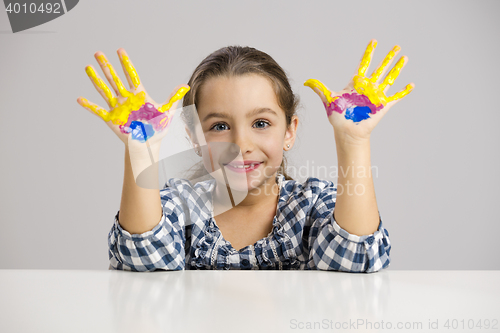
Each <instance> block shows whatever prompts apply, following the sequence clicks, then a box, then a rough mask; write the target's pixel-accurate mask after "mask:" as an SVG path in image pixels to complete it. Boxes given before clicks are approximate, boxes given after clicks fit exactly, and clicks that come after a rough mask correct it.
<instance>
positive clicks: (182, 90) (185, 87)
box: [158, 85, 191, 112]
mask: <svg viewBox="0 0 500 333" xmlns="http://www.w3.org/2000/svg"><path fill="white" fill-rule="evenodd" d="M177 87H179V86H177ZM177 87H176V89H177V91H176V92H175V94H173V95H171V97H170V98H169V100H168V102H167V103H166V104H163V105H162V106H160V107H159V108H158V111H160V112H165V111H167V110H170V109H171V108H172V105H173V104H174V103H176V102H177V101H179V100H181V99H182V98H183V97H184V95H186V93H187V92H188V91H189V89H191V88H190V87H189V86H188V85H181V86H180V87H179V88H177Z"/></svg>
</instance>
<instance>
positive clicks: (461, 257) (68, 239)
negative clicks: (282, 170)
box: [0, 0, 500, 270]
mask: <svg viewBox="0 0 500 333" xmlns="http://www.w3.org/2000/svg"><path fill="white" fill-rule="evenodd" d="M499 13H500V1H411V2H410V1H404V2H403V1H377V2H372V1H308V2H305V1H252V2H240V1H236V2H233V1H210V2H204V1H175V2H173V1H162V2H160V1H140V2H139V1H133V2H132V1H123V0H122V1H118V0H114V1H81V2H80V3H79V4H78V5H77V6H76V7H75V8H74V9H73V10H71V12H68V13H67V14H65V15H63V16H62V17H60V18H58V19H56V20H53V21H51V22H48V23H46V24H44V25H41V26H38V27H35V28H33V29H30V30H27V31H25V32H21V33H17V34H12V32H11V31H10V26H9V23H8V20H7V15H6V13H5V12H4V11H2V12H1V13H0V32H1V33H0V51H1V55H0V57H1V58H0V78H1V80H0V112H1V113H0V115H1V116H0V117H1V118H0V120H1V131H0V153H1V155H0V156H1V157H0V158H1V159H0V161H1V162H0V166H1V173H0V182H1V183H0V184H1V185H0V186H1V187H0V188H1V190H0V202H1V204H0V268H48V269H107V268H108V254H107V235H108V232H109V230H110V228H111V225H112V223H113V217H114V215H115V214H116V212H117V210H118V209H119V205H120V200H121V189H122V180H123V162H124V148H123V144H122V142H121V141H120V140H119V139H118V138H116V137H115V135H114V134H113V133H112V132H111V131H110V130H109V129H108V128H107V126H106V125H105V124H104V123H103V122H102V121H101V120H100V119H99V118H97V117H95V116H92V115H91V114H90V113H89V112H88V111H86V110H84V109H83V108H81V107H80V106H79V105H78V104H77V103H76V98H77V97H78V96H80V95H81V96H84V97H86V98H88V99H90V100H92V101H95V102H98V103H101V104H104V103H103V102H102V99H101V97H100V96H99V95H98V93H97V92H96V91H95V89H94V87H93V86H92V84H91V82H90V80H89V79H88V77H87V75H86V74H85V71H84V67H85V66H86V65H87V64H93V65H94V66H95V67H97V63H96V61H95V59H94V58H93V54H94V52H96V51H98V50H101V51H103V52H104V53H105V54H107V55H108V57H109V58H110V60H111V61H112V63H113V64H114V65H115V66H119V62H118V58H117V56H116V53H115V52H116V49H118V48H119V47H123V48H125V49H126V50H127V51H128V53H129V55H130V57H131V59H132V60H133V61H134V64H135V65H136V68H137V70H138V73H139V75H140V76H141V79H142V81H143V82H144V84H145V86H146V88H147V90H148V92H149V94H150V95H151V96H152V97H153V98H154V99H155V100H156V101H158V102H161V101H163V100H165V99H166V98H167V97H168V95H169V93H170V92H171V91H172V89H173V88H174V87H175V86H176V85H177V84H180V83H186V82H187V81H188V79H189V77H190V75H191V73H192V71H193V70H194V68H195V67H196V65H197V64H198V63H199V62H200V61H201V60H202V59H203V58H204V57H206V56H207V55H208V54H209V53H211V52H213V51H214V50H216V49H218V48H220V47H223V46H227V45H232V44H239V45H249V46H253V47H256V48H258V49H260V50H263V51H265V52H267V53H269V54H270V55H271V56H272V57H274V58H275V59H276V61H277V62H278V63H279V64H280V65H281V66H282V67H283V68H285V69H286V70H287V71H288V73H289V75H290V77H291V79H292V85H293V88H294V90H295V92H297V93H298V94H299V95H300V97H301V102H302V108H301V109H300V110H299V118H300V121H301V123H300V125H299V128H300V129H299V132H298V140H297V142H296V145H295V146H294V148H293V150H292V151H291V152H290V154H289V155H288V156H289V162H290V164H292V165H294V167H295V168H299V167H300V166H305V165H307V163H309V166H310V168H311V166H312V165H314V166H322V165H325V166H328V167H330V166H336V165H337V158H336V151H335V143H334V137H333V129H332V128H331V125H330V124H329V122H328V121H327V118H326V115H325V111H324V108H323V105H322V104H321V102H320V99H319V98H318V97H317V96H316V94H314V93H313V92H312V90H310V88H308V87H304V86H303V85H302V84H303V82H304V81H305V80H307V79H309V78H315V79H319V80H321V81H322V82H324V83H325V84H327V85H328V86H329V87H330V88H331V89H333V90H340V89H341V88H343V87H344V86H345V84H346V83H347V82H348V81H349V79H350V77H351V76H352V74H353V73H354V70H355V69H356V66H357V65H358V62H359V60H360V57H361V55H362V53H363V51H364V49H365V47H366V44H367V43H368V41H369V40H370V39H371V38H376V39H377V40H378V47H377V51H376V53H375V57H374V61H373V62H374V63H375V64H377V63H378V62H379V61H380V60H381V59H382V58H383V57H384V56H385V54H386V53H387V52H388V51H389V50H390V49H391V47H392V46H393V45H395V44H399V45H401V47H402V53H401V54H405V55H408V56H409V59H410V61H409V63H408V65H407V66H406V67H405V69H404V70H403V72H402V73H401V75H400V76H399V78H398V80H397V81H396V83H395V85H394V87H393V88H391V90H390V92H396V91H397V90H399V89H401V88H402V87H404V85H406V84H407V83H409V82H412V81H413V82H415V84H416V88H415V90H414V91H413V92H412V93H411V94H410V95H409V96H408V97H407V98H406V99H405V100H404V101H402V102H401V103H399V104H398V105H397V106H395V107H394V108H392V109H391V110H390V111H389V113H388V114H387V115H386V116H385V117H384V119H383V120H382V121H381V122H380V123H379V124H378V126H377V128H375V130H374V132H373V134H372V139H371V143H372V165H373V166H376V168H377V169H378V175H377V178H375V180H374V181H375V189H376V194H377V202H378V205H379V209H380V212H381V216H382V219H383V221H384V224H385V226H386V227H387V229H388V230H389V232H390V236H391V241H392V244H393V250H392V253H391V257H392V263H391V266H390V268H389V269H484V270H489V269H499V268H500V259H499V256H498V254H499V253H498V252H499V250H498V246H497V238H498V233H499V231H500V227H499V224H500V223H499V222H500V221H499V220H500V219H499V217H498V214H497V207H498V202H499V199H500V195H499V193H498V190H497V189H498V185H499V172H498V170H500V163H499V162H500V158H499V157H500V154H499V149H498V143H499V138H500V132H499V131H498V124H499V121H500V113H499V112H498V111H500V110H499V107H498V102H497V101H496V98H498V88H499V85H498V77H499V75H500V66H499V64H498V61H499V60H498V59H499V56H498V54H499V51H500V49H499V40H500V39H499V36H498V35H499V32H500V30H499V27H500V20H498V14H499ZM372 68H373V67H372ZM122 78H123V76H122ZM298 178H299V180H303V179H304V177H298ZM322 178H326V179H329V178H328V177H322ZM330 180H334V179H330Z"/></svg>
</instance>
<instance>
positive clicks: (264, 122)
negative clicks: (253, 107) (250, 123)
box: [255, 119, 271, 128]
mask: <svg viewBox="0 0 500 333" xmlns="http://www.w3.org/2000/svg"><path fill="white" fill-rule="evenodd" d="M256 124H259V125H262V124H267V125H268V126H271V124H269V122H268V121H265V120H262V119H259V120H257V121H256V122H255V125H256ZM268 126H262V127H261V126H258V128H266V127H268Z"/></svg>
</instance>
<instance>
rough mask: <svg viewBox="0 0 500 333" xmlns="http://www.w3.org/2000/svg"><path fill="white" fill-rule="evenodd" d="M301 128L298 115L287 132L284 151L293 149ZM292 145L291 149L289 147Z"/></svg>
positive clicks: (294, 117)
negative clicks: (299, 127)
mask: <svg viewBox="0 0 500 333" xmlns="http://www.w3.org/2000/svg"><path fill="white" fill-rule="evenodd" d="M298 126H299V117H297V116H296V115H294V116H292V120H291V122H290V125H289V126H288V128H287V129H286V132H285V143H284V146H283V149H284V150H290V149H291V148H292V147H293V144H294V142H295V137H296V134H297V127H298ZM288 145H290V147H287V146H288Z"/></svg>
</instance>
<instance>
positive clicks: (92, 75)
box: [85, 66, 116, 107]
mask: <svg viewBox="0 0 500 333" xmlns="http://www.w3.org/2000/svg"><path fill="white" fill-rule="evenodd" d="M85 72H86V73H87V75H88V76H89V77H90V79H91V80H92V82H94V84H95V85H96V86H97V87H98V88H99V89H101V90H102V92H103V93H104V95H105V96H106V99H107V100H108V101H109V104H110V105H111V107H115V105H116V97H114V96H113V94H112V93H111V90H110V89H109V87H108V86H107V85H106V83H104V81H103V80H101V79H100V78H98V77H97V74H96V73H95V71H94V69H93V68H92V67H90V66H88V67H86V68H85Z"/></svg>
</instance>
